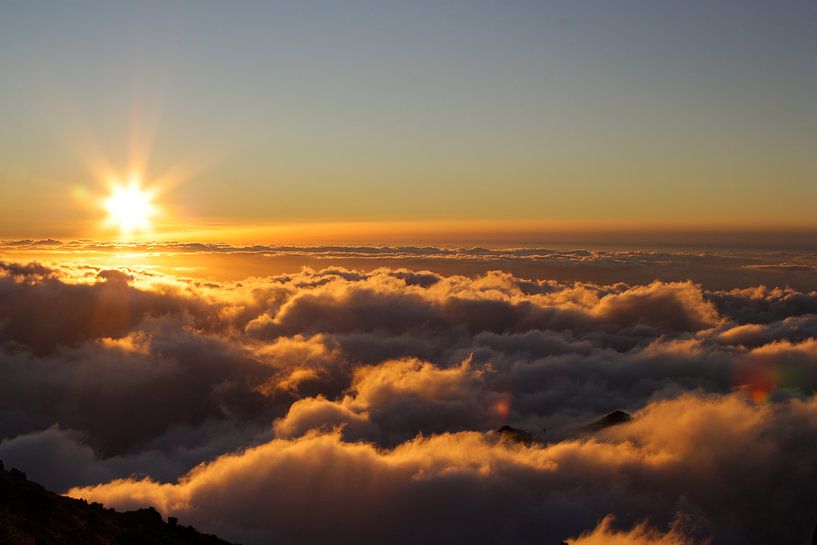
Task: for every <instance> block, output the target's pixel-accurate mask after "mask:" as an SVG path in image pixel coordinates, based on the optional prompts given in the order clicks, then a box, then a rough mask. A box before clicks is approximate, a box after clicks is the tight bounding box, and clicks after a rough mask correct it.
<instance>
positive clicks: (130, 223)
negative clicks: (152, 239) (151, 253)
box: [104, 179, 156, 234]
mask: <svg viewBox="0 0 817 545" xmlns="http://www.w3.org/2000/svg"><path fill="white" fill-rule="evenodd" d="M152 199H153V192H151V191H148V190H145V189H144V188H142V187H141V184H140V182H139V180H138V179H131V180H129V181H128V183H127V185H125V184H122V183H119V182H115V183H113V184H112V185H111V194H110V195H109V196H108V198H107V199H105V202H104V206H105V209H106V210H107V211H108V220H107V222H108V224H110V225H116V226H118V227H119V230H120V231H121V232H122V233H123V234H131V233H133V232H135V231H145V230H147V229H148V228H149V227H150V218H151V216H153V215H154V214H155V213H156V207H155V206H154V205H153V202H152Z"/></svg>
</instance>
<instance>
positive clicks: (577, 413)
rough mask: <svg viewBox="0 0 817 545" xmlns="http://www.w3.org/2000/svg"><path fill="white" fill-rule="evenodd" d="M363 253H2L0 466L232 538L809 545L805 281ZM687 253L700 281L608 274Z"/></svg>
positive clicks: (812, 432) (813, 409)
mask: <svg viewBox="0 0 817 545" xmlns="http://www.w3.org/2000/svg"><path fill="white" fill-rule="evenodd" d="M206 251H208V252H212V249H210V250H206ZM245 251H249V250H246V249H245ZM290 251H296V250H290ZM297 251H301V250H297ZM348 251H352V250H348ZM366 251H368V250H366ZM381 251H382V254H385V253H386V252H388V251H392V253H393V254H394V255H393V256H387V255H377V254H376V252H375V254H376V257H378V258H379V259H381V260H382V259H386V258H388V259H390V260H392V261H391V262H390V263H389V266H382V267H378V268H371V267H368V269H366V268H363V267H361V268H357V269H353V268H347V267H346V266H340V265H338V264H332V263H328V264H326V263H324V264H325V265H326V266H325V267H323V268H304V269H302V270H300V271H299V272H292V273H286V274H275V275H269V276H252V277H247V278H244V279H242V280H239V281H227V280H224V281H213V280H202V279H196V278H192V277H182V276H177V275H172V274H167V273H166V272H160V271H157V270H153V269H150V268H140V267H130V268H124V267H120V268H116V269H110V268H102V267H98V266H92V265H87V264H85V265H83V264H78V263H71V262H69V261H67V260H65V259H63V260H62V261H60V262H57V261H56V260H55V261H54V262H49V263H48V264H41V263H45V262H41V263H36V262H25V261H6V262H3V263H2V264H0V376H2V381H0V459H2V460H4V461H5V462H6V465H11V466H16V467H20V468H22V469H24V470H25V471H27V472H28V474H29V477H30V478H32V479H34V480H37V481H39V482H41V483H42V484H44V485H45V486H47V487H49V488H51V489H54V490H57V491H59V492H66V493H68V494H69V495H71V496H75V497H82V498H85V499H87V500H89V501H101V502H103V503H105V504H106V505H109V506H114V507H117V508H135V507H139V506H143V505H146V504H150V505H154V506H155V507H156V508H157V509H159V510H160V511H161V512H162V513H163V514H165V515H166V516H168V515H172V516H177V517H178V518H179V519H180V521H181V523H182V524H192V525H194V526H196V527H197V528H198V529H201V530H204V531H207V532H213V533H217V534H218V535H220V536H221V537H223V538H225V539H230V540H234V541H237V542H243V543H246V544H267V543H269V544H299V545H300V544H311V543H314V544H346V543H350V544H351V543H382V544H402V543H406V544H408V543H412V544H415V543H428V544H434V543H440V544H442V543H446V544H448V543H473V544H479V543H486V544H487V543H492V544H494V543H514V544H524V543H537V544H539V543H554V544H558V543H559V542H560V540H566V541H568V542H569V543H571V544H578V545H587V544H602V543H604V544H608V545H610V544H613V545H615V544H663V545H690V544H699V543H706V542H707V541H708V540H709V541H711V543H714V544H758V545H760V544H766V543H792V544H797V543H807V542H808V540H809V538H810V536H811V533H812V531H813V530H814V526H815V523H817V487H815V486H814V484H815V483H817V397H815V395H814V393H815V391H816V390H817V340H815V339H816V338H817V292H815V291H813V290H809V289H802V288H800V289H795V288H791V287H786V286H785V284H783V283H781V282H776V283H774V282H767V285H766V286H763V285H760V284H758V285H754V286H747V285H745V284H746V280H747V279H751V278H754V276H751V275H756V274H759V273H758V271H762V272H763V274H769V275H771V276H768V277H764V280H768V279H772V280H774V279H775V278H778V279H779V278H780V277H779V276H775V275H779V274H781V272H780V271H781V270H782V271H783V272H784V273H785V274H789V273H791V272H792V271H791V268H792V267H795V273H796V274H797V275H798V276H797V278H799V279H800V281H801V284H803V283H805V284H807V283H808V282H810V281H814V279H813V278H811V280H810V277H809V275H814V271H812V270H810V269H808V267H809V266H811V265H804V264H803V263H804V262H809V261H808V260H805V261H804V260H799V261H797V260H795V261H792V259H791V258H790V257H786V258H785V259H784V260H782V261H781V260H778V261H779V262H780V263H778V265H781V264H782V265H786V264H788V266H787V267H785V266H784V267H782V269H781V268H780V266H774V263H772V262H771V261H769V260H768V259H767V260H766V261H763V262H756V261H753V260H752V258H746V257H743V258H737V257H734V256H718V255H714V254H708V255H707V256H705V257H701V256H698V257H696V256H690V255H688V254H685V255H673V254H657V253H638V252H637V253H620V254H615V253H613V252H610V253H608V254H604V255H600V254H594V253H587V254H586V255H585V254H580V253H577V252H572V253H563V254H560V255H557V256H556V257H555V258H553V259H559V260H577V259H579V258H581V259H584V260H585V261H587V260H590V261H592V260H593V259H595V260H596V263H595V264H593V263H591V264H590V265H591V266H593V267H596V269H598V268H599V267H602V266H603V271H604V274H605V275H608V276H609V275H612V274H613V272H614V271H615V270H616V269H615V268H616V264H615V260H619V267H620V269H621V271H622V274H621V281H587V280H585V281H566V280H564V279H557V280H552V279H546V278H547V275H546V274H543V275H536V274H528V275H524V274H522V273H521V272H520V271H519V270H518V268H517V269H515V270H512V271H509V270H508V269H510V268H509V267H503V266H502V265H503V263H504V262H503V261H502V260H503V259H505V260H507V259H509V258H508V256H507V255H505V256H504V257H502V258H501V259H500V260H499V261H500V262H499V264H498V265H497V267H496V269H500V270H491V269H490V268H489V267H488V266H486V267H484V269H485V270H482V269H479V270H474V269H473V268H471V267H470V266H469V265H467V263H468V260H469V259H474V260H476V261H478V262H480V263H491V262H492V261H491V260H494V261H493V263H494V264H496V260H497V259H498V258H495V256H494V257H492V256H489V259H488V260H485V259H480V258H477V257H473V256H476V255H477V253H478V252H476V251H471V255H472V257H471V258H469V257H468V256H467V255H465V256H463V255H462V252H459V253H456V252H455V253H454V255H453V256H448V257H446V259H447V260H451V261H452V262H453V260H456V259H459V260H462V261H463V262H466V265H465V266H464V270H463V272H462V274H457V273H455V272H451V271H448V272H446V273H444V274H443V273H440V272H431V269H434V267H433V266H431V267H428V268H427V269H425V270H423V269H421V268H420V267H418V266H417V264H418V261H417V260H418V259H420V258H423V259H429V260H430V258H428V257H427V255H432V253H431V250H430V249H426V250H424V251H425V254H424V255H422V256H420V257H419V258H418V257H417V255H414V256H407V252H406V251H405V250H402V251H400V252H398V251H395V250H394V249H391V250H387V249H382V250H381ZM258 252H259V253H261V254H264V255H267V254H269V249H266V248H265V249H263V250H259V251H258ZM326 252H328V253H329V256H330V257H331V258H333V259H340V258H339V257H338V255H336V254H332V253H331V251H328V250H324V257H326ZM340 253H341V252H337V254H340ZM357 253H358V254H360V253H361V251H358V252H357ZM442 253H444V251H442V250H438V251H437V252H436V253H434V254H433V255H435V256H437V257H436V258H435V259H440V257H439V256H441V255H442ZM466 253H467V252H466ZM516 253H517V254H518V256H517V257H516V258H514V259H518V260H519V262H520V264H521V266H524V267H528V269H527V270H528V271H529V272H531V271H534V272H535V263H536V261H535V260H536V259H541V258H542V257H541V256H542V255H543V254H541V253H540V254H535V255H533V256H531V255H525V254H524V252H522V251H521V250H518V251H516ZM398 254H399V255H398ZM55 255H56V254H55ZM565 255H568V257H565ZM400 256H402V257H400ZM577 256H578V257H577ZM582 256H583V257H582ZM633 256H635V257H633ZM656 256H657V257H656ZM347 257H348V256H347ZM357 257H358V258H360V256H357ZM401 259H403V260H405V261H406V262H407V266H405V267H401V266H398V265H399V261H400V260H401ZM695 259H699V260H702V261H703V260H705V261H706V262H707V263H716V264H717V271H715V269H713V270H712V271H710V272H711V274H712V275H713V278H714V275H715V274H716V272H717V274H718V275H719V276H717V281H714V280H713V281H705V280H703V281H702V280H696V281H668V280H666V279H661V280H652V279H651V280H646V281H635V282H633V281H632V278H631V276H632V274H633V273H632V270H634V268H635V269H638V274H639V275H640V276H639V279H641V278H643V275H644V274H646V273H644V272H643V270H642V269H643V267H642V268H639V262H640V263H642V264H643V263H644V262H645V260H646V262H647V265H645V266H646V267H648V269H649V270H650V271H653V272H654V273H655V274H654V275H652V278H662V274H661V271H662V270H665V269H662V268H661V267H662V263H663V264H664V265H666V267H669V269H666V270H671V272H672V275H675V274H677V273H678V270H679V269H678V268H679V267H681V265H679V263H684V262H689V261H690V260H693V261H694V260H695ZM811 259H812V260H813V257H812V258H811ZM526 260H527V261H526ZM747 260H748V264H747ZM793 262H796V263H798V265H792V263H793ZM431 263H432V265H433V263H434V262H433V261H431ZM446 263H448V262H446ZM770 263H771V264H770ZM775 263H776V262H775ZM809 263H810V262H809ZM342 265H346V263H343V264H342ZM377 265H381V263H377ZM448 265H449V264H447V265H446V266H448ZM782 265H781V266H782ZM747 267H748V268H747ZM703 269H705V267H702V268H701V270H703ZM611 271H613V272H611ZM628 271H630V272H628ZM747 271H749V272H747ZM466 273H467V274H466ZM707 274H709V273H707ZM747 275H750V276H747ZM730 277H731V278H733V279H735V282H734V283H735V287H724V286H725V285H728V284H729V278H730ZM702 284H707V285H708V286H710V287H705V286H704V285H702ZM614 410H625V411H628V412H630V413H631V414H632V415H633V419H632V420H630V421H629V422H625V423H621V424H618V425H615V426H609V427H603V426H589V427H588V424H591V423H593V422H595V421H597V420H598V419H599V418H600V417H603V416H604V415H605V414H607V413H609V412H611V411H614ZM503 425H512V426H513V427H515V428H518V429H521V430H526V431H528V432H530V433H531V434H532V435H533V437H534V441H532V442H524V441H523V442H519V441H514V440H513V439H511V438H509V437H508V436H506V435H502V434H498V433H497V432H496V430H497V429H498V428H499V427H501V426H503Z"/></svg>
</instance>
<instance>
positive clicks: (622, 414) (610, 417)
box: [582, 410, 633, 432]
mask: <svg viewBox="0 0 817 545" xmlns="http://www.w3.org/2000/svg"><path fill="white" fill-rule="evenodd" d="M632 419H633V417H632V415H631V414H630V413H628V412H626V411H620V410H616V411H613V412H611V413H607V414H606V415H604V416H602V417H601V418H599V419H598V420H596V421H594V422H591V423H590V424H587V425H586V426H584V427H583V428H582V429H583V430H584V431H590V432H592V431H599V430H603V429H604V428H609V427H610V426H616V425H618V424H624V423H625V422H629V421H630V420H632Z"/></svg>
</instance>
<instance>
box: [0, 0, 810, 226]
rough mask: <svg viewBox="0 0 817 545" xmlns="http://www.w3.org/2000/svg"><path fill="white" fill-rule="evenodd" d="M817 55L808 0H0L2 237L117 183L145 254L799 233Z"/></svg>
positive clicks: (75, 220)
mask: <svg viewBox="0 0 817 545" xmlns="http://www.w3.org/2000/svg"><path fill="white" fill-rule="evenodd" d="M815 60H817V4H815V3H814V2H811V1H765V2H759V1H754V0H750V1H726V0H721V1H714V2H713V1H706V2H704V1H691V2H655V1H648V0H638V1H636V0H625V1H621V2H615V3H613V2H604V1H587V2H574V1H550V2H525V1H514V2H483V1H470V2H453V1H443V2H410V3H409V2H251V1H247V2H238V3H232V2H231V3H224V2H189V3H186V2H164V1H163V2H139V3H112V2H53V3H32V2H4V3H3V4H2V6H0V74H2V75H3V77H2V78H0V119H2V123H0V238H23V237H56V238H71V237H83V238H106V237H111V236H118V233H116V232H115V230H111V229H110V228H109V226H107V227H106V225H105V222H104V218H105V211H104V210H103V207H102V206H99V202H100V201H101V200H102V199H104V197H105V195H106V194H107V192H108V191H110V185H111V183H112V181H113V180H115V179H125V178H127V177H128V176H129V175H132V174H137V175H138V176H139V177H140V178H141V183H142V184H143V186H144V187H146V188H152V189H154V190H156V196H155V199H156V202H155V204H156V209H157V212H156V214H155V217H153V218H152V220H153V222H152V225H153V231H152V232H145V233H129V234H130V235H134V236H136V235H138V236H141V237H150V236H160V235H162V234H163V233H164V234H166V236H176V237H177V238H195V237H198V238H203V239H211V240H215V239H230V240H233V239H243V240H254V239H261V240H263V241H269V240H270V239H276V238H281V233H282V232H283V231H281V229H282V228H281V227H280V226H293V225H294V226H295V227H294V228H293V227H289V228H287V229H285V230H284V231H285V232H286V236H285V237H283V238H286V239H287V240H293V239H298V238H299V237H300V238H304V239H306V240H305V242H309V240H324V239H326V238H327V236H328V235H327V233H329V235H331V236H332V237H335V238H340V239H342V238H343V237H344V235H343V233H350V234H349V235H348V237H349V238H355V237H358V236H359V238H366V236H368V237H369V238H377V236H380V237H381V238H388V237H390V236H393V237H396V236H397V234H398V233H403V234H404V235H405V236H406V237H408V238H410V237H411V236H412V235H411V233H425V234H428V233H431V235H429V236H428V237H427V238H433V235H434V233H439V232H442V231H446V232H452V231H457V232H463V233H469V232H470V233H473V236H474V237H475V238H480V237H482V238H490V236H489V235H490V233H497V232H513V233H517V234H518V233H521V232H527V233H532V232H534V233H535V232H539V233H541V232H542V231H543V230H548V229H551V230H553V229H556V230H571V229H572V230H591V231H592V230H604V229H610V228H617V229H627V230H635V231H639V230H649V229H657V228H661V229H665V230H666V229H668V230H672V229H682V230H683V229H716V230H717V229H744V230H746V229H748V230H768V229H772V228H775V229H781V228H788V229H792V228H796V229H807V230H810V229H813V228H814V227H815V226H817V221H815V218H814V214H813V203H814V202H815V199H817V184H815V183H814V181H815V175H817V163H815V160H814V152H815V149H814V148H815V142H817V70H815V69H814V67H815ZM350 225H352V226H353V225H357V227H356V228H353V227H349V226H350ZM298 226H308V227H306V228H303V229H301V227H298ZM351 233H358V234H357V235H353V234H351ZM360 233H381V235H377V234H369V235H366V236H363V235H360ZM389 233H391V234H389ZM330 238H331V237H330ZM517 238H524V237H522V236H521V235H520V237H517Z"/></svg>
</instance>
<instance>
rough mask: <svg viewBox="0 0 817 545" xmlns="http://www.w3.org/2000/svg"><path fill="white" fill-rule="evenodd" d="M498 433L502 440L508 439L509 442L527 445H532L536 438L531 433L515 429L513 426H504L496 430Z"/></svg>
mask: <svg viewBox="0 0 817 545" xmlns="http://www.w3.org/2000/svg"><path fill="white" fill-rule="evenodd" d="M496 433H497V435H499V438H500V439H507V440H509V441H515V442H517V443H524V444H526V445H530V444H531V443H533V440H534V437H533V435H532V434H531V433H530V432H527V431H525V430H520V429H519V428H513V427H511V426H502V427H501V428H499V429H498V430H496Z"/></svg>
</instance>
